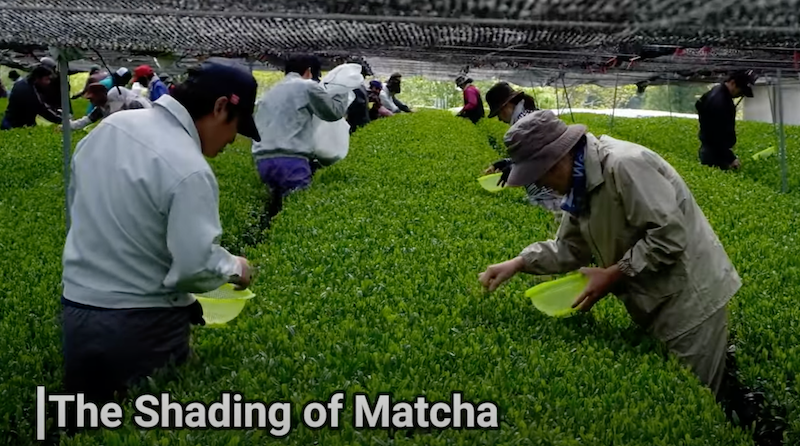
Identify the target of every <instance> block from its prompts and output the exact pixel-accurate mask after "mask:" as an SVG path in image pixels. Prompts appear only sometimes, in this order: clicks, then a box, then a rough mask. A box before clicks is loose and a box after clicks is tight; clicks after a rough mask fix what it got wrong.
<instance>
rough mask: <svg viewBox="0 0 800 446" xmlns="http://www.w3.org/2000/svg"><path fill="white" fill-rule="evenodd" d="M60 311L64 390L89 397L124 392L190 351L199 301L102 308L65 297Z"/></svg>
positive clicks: (109, 397)
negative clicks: (183, 304)
mask: <svg viewBox="0 0 800 446" xmlns="http://www.w3.org/2000/svg"><path fill="white" fill-rule="evenodd" d="M62 308H63V311H62V324H63V351H64V390H65V391H66V392H70V393H78V392H80V393H84V395H85V398H86V400H88V401H93V402H99V403H102V402H107V401H111V400H112V399H114V398H115V394H116V395H117V396H122V397H124V396H125V393H126V392H127V389H128V387H129V386H130V385H132V384H136V383H137V382H138V381H139V380H141V379H142V378H145V377H147V376H150V375H152V374H153V372H155V371H156V370H158V369H160V368H162V367H164V366H167V365H169V364H171V363H174V364H179V363H182V362H184V361H186V360H187V359H188V358H189V355H190V352H191V350H190V348H189V334H190V327H191V325H192V323H199V321H201V320H202V311H203V310H202V307H200V303H199V302H195V303H194V304H192V305H190V306H188V307H179V308H142V309H125V310H112V309H98V308H94V307H85V306H81V305H79V304H74V303H70V302H69V301H65V304H64V305H63V307H62Z"/></svg>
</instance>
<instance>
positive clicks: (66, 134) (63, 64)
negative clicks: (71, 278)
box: [58, 51, 72, 232]
mask: <svg viewBox="0 0 800 446" xmlns="http://www.w3.org/2000/svg"><path fill="white" fill-rule="evenodd" d="M58 73H59V77H60V78H61V124H62V125H61V130H62V135H63V141H62V142H63V144H62V155H63V158H64V174H63V176H64V222H65V224H66V229H67V232H69V227H70V223H71V222H70V218H69V207H70V205H71V204H72V203H70V202H69V177H70V168H69V166H70V159H71V158H72V129H70V126H69V121H70V118H71V116H70V99H69V62H68V61H67V57H66V55H65V54H64V53H63V52H61V51H60V52H59V55H58Z"/></svg>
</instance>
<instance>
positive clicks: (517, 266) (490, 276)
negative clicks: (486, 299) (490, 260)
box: [478, 257, 525, 292]
mask: <svg viewBox="0 0 800 446" xmlns="http://www.w3.org/2000/svg"><path fill="white" fill-rule="evenodd" d="M524 267H525V260H524V259H523V258H522V257H515V258H513V259H511V260H508V261H506V262H503V263H498V264H496V265H492V266H490V267H488V268H486V271H484V272H482V273H481V274H479V275H478V280H480V282H481V285H483V287H484V288H486V289H488V290H489V291H490V292H491V291H494V290H496V289H497V287H499V286H500V285H502V284H503V282H505V281H507V280H508V279H510V278H512V277H514V275H515V274H517V273H518V272H520V271H522V270H523V268H524Z"/></svg>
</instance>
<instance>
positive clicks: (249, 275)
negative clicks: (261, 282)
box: [231, 257, 253, 291]
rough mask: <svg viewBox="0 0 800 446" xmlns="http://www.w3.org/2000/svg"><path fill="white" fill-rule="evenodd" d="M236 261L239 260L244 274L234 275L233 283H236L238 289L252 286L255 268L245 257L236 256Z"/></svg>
mask: <svg viewBox="0 0 800 446" xmlns="http://www.w3.org/2000/svg"><path fill="white" fill-rule="evenodd" d="M236 261H237V262H239V266H240V267H241V269H242V274H241V275H240V276H233V277H232V279H231V283H233V284H234V285H236V291H241V290H244V289H247V287H249V286H250V283H251V282H252V279H253V269H252V268H251V267H250V264H249V263H248V262H247V259H245V258H244V257H236Z"/></svg>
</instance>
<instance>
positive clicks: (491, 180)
mask: <svg viewBox="0 0 800 446" xmlns="http://www.w3.org/2000/svg"><path fill="white" fill-rule="evenodd" d="M501 176H503V174H502V173H493V174H491V175H486V176H483V177H480V178H478V182H479V183H481V187H483V188H484V189H486V190H488V191H489V192H498V191H501V190H503V189H504V188H505V186H498V185H497V182H498V181H500V177H501Z"/></svg>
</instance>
